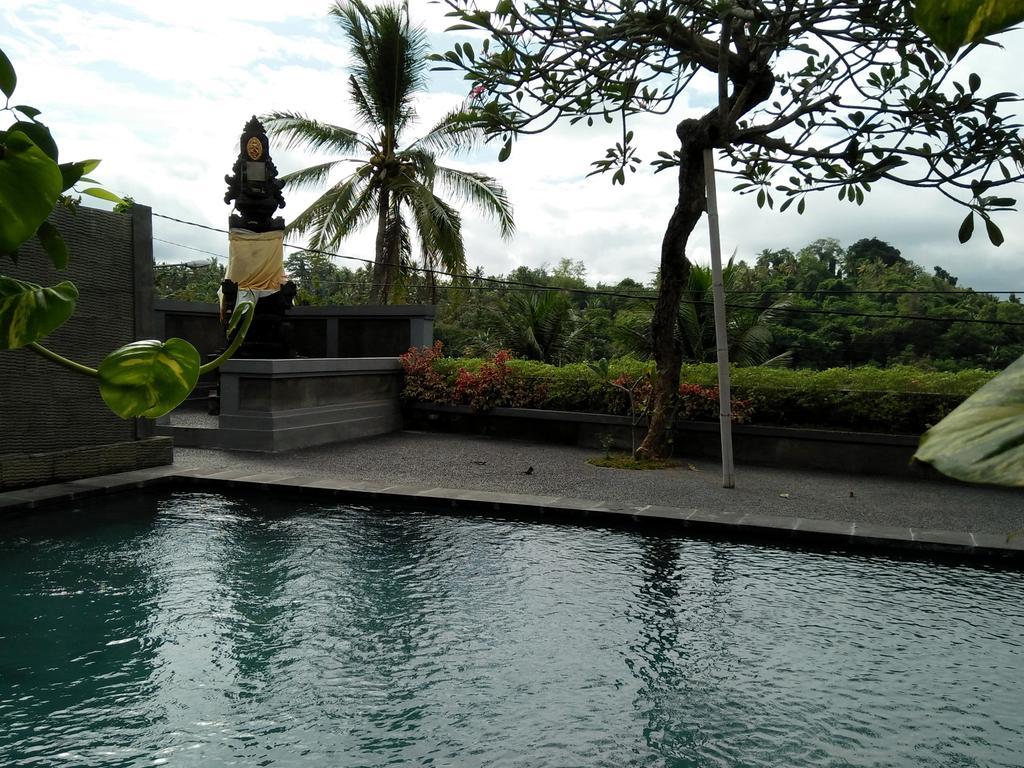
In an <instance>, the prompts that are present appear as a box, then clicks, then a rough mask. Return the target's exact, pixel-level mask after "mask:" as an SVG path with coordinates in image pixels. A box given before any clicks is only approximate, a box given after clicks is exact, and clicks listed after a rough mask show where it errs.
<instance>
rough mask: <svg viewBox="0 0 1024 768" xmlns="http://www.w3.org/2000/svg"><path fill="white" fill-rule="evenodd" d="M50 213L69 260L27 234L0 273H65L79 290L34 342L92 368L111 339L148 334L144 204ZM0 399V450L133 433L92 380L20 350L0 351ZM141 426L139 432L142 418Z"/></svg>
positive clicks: (112, 344) (70, 444)
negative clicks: (60, 263) (62, 266)
mask: <svg viewBox="0 0 1024 768" xmlns="http://www.w3.org/2000/svg"><path fill="white" fill-rule="evenodd" d="M51 221H52V222H53V223H54V224H55V225H56V226H57V227H58V229H60V231H61V234H62V235H63V237H64V240H65V242H66V243H67V245H68V250H69V251H70V254H71V257H70V260H69V263H68V268H67V269H66V270H65V271H63V272H58V271H57V270H55V269H54V268H53V266H52V265H51V264H50V261H49V259H48V258H47V257H46V255H45V254H44V253H43V252H42V250H41V249H40V248H39V246H38V244H37V243H35V242H34V241H33V242H32V243H29V244H26V245H25V246H24V247H23V248H22V249H21V251H20V254H19V259H18V264H16V265H15V264H11V263H10V261H8V260H6V259H5V260H4V263H3V264H2V265H0V272H3V273H4V274H6V275H9V276H11V277H15V278H18V279H21V280H27V281H30V282H33V283H39V284H42V285H55V284H56V283H58V282H60V281H61V280H71V281H72V282H73V283H74V284H75V285H76V286H77V287H78V291H79V294H80V295H79V299H78V308H77V310H76V312H75V314H74V315H73V316H72V317H71V319H70V320H69V321H68V322H67V323H66V324H65V325H64V326H63V327H61V328H59V329H57V331H55V332H54V333H53V334H51V335H50V336H49V337H47V338H46V339H43V340H42V341H41V343H42V344H44V345H45V346H47V347H49V348H51V349H53V350H54V351H56V352H59V353H60V354H62V355H65V356H67V357H70V358H72V359H74V360H77V361H79V362H82V363H85V364H86V365H90V366H93V367H95V366H96V365H98V364H99V362H100V361H101V360H102V359H103V358H104V357H105V356H106V355H107V354H108V353H109V352H111V351H113V350H114V349H116V348H117V347H119V346H122V345H123V344H127V343H129V342H131V341H135V340H137V339H140V338H146V337H147V336H150V335H151V333H152V285H153V272H152V269H153V255H152V230H151V219H150V209H149V208H147V207H145V206H136V207H135V209H134V210H133V211H132V213H122V214H116V213H109V212H107V211H100V210H96V209H92V208H84V207H83V208H79V209H78V211H76V212H75V213H71V212H69V211H65V210H58V211H56V212H55V213H54V215H53V217H52V218H51ZM0 402H2V408H0V441H2V442H0V455H4V454H34V453H42V452H51V451H67V450H69V449H75V448H82V447H88V446H96V445H103V444H109V443H123V442H125V441H131V440H134V439H135V438H136V437H138V436H140V435H139V434H138V433H137V429H136V424H135V422H134V421H125V420H123V419H121V418H119V417H117V416H115V415H114V414H113V413H111V412H110V411H109V410H108V409H107V407H106V405H105V404H104V403H103V400H102V399H101V398H100V395H99V390H98V389H97V386H96V381H95V379H92V378H89V377H86V376H82V375H80V374H76V373H73V372H71V371H69V370H67V369H64V368H61V367H58V366H57V365H55V364H53V363H51V362H48V361H46V360H43V359H42V358H40V357H39V356H37V355H36V354H34V353H32V352H29V351H27V350H5V351H2V352H0ZM141 431H142V435H145V434H146V430H145V427H143V429H142V430H141Z"/></svg>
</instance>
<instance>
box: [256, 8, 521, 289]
mask: <svg viewBox="0 0 1024 768" xmlns="http://www.w3.org/2000/svg"><path fill="white" fill-rule="evenodd" d="M330 14H331V16H333V17H334V18H335V20H336V21H337V22H338V24H339V25H340V26H341V29H342V31H343V32H344V34H345V37H346V39H347V41H348V44H349V48H350V50H351V52H352V54H353V57H354V59H355V66H354V71H353V72H352V74H351V75H349V79H348V90H349V97H350V99H351V103H352V105H353V107H354V109H355V111H356V115H357V116H358V118H359V121H360V122H361V124H362V125H361V126H360V128H361V130H354V129H350V128H342V127H340V126H337V125H331V124H328V123H324V122H321V121H318V120H314V119H312V118H310V117H307V116H306V115H303V114H300V113H297V112H274V113H272V114H270V115H268V116H266V117H264V118H263V121H264V123H265V124H266V126H267V129H268V132H269V133H270V134H272V135H274V136H279V137H282V138H284V139H285V140H286V143H287V146H291V147H304V148H307V149H310V150H313V151H316V152H331V153H334V154H335V155H337V157H335V158H334V159H332V160H328V161H326V162H323V163H319V164H317V165H313V166H310V167H308V168H304V169H302V170H299V171H295V172H293V173H289V174H286V175H285V176H282V177H281V178H282V180H283V181H284V182H285V183H286V184H288V185H290V186H291V187H293V188H301V187H317V186H320V185H322V184H324V183H325V182H327V181H328V180H329V178H330V177H331V175H332V173H333V172H335V171H337V170H339V169H341V168H342V167H354V170H353V171H352V172H351V173H349V174H346V175H345V176H344V177H343V178H342V179H341V180H340V181H338V182H336V183H334V184H332V185H330V186H329V187H328V189H327V191H326V192H324V193H323V194H322V195H321V196H320V197H319V198H317V199H316V200H315V201H314V202H313V203H312V204H311V205H310V206H309V207H308V208H307V209H306V210H305V211H303V212H302V213H301V214H299V215H298V216H297V217H295V219H294V220H293V221H292V222H291V223H290V224H289V225H288V230H289V231H291V232H296V233H298V234H305V233H308V234H309V235H310V245H311V246H312V247H313V248H315V249H334V248H337V246H338V245H339V243H340V242H341V241H342V240H343V239H344V238H345V237H346V236H348V235H349V234H351V233H352V232H354V231H356V230H358V229H360V228H362V227H363V226H366V225H368V224H369V223H370V222H376V227H377V237H376V244H375V253H374V267H373V282H374V286H375V291H376V295H377V298H378V300H379V301H380V302H381V303H382V304H385V303H388V302H389V301H390V300H392V298H393V295H394V291H395V286H396V283H397V281H398V277H399V272H400V269H401V267H402V266H403V265H404V264H408V263H410V262H411V261H412V258H413V253H414V250H415V249H414V247H413V240H412V234H413V232H415V233H418V236H419V241H420V252H421V253H422V254H423V256H424V261H425V266H427V268H428V269H429V268H432V267H434V266H440V267H441V268H442V269H443V270H445V271H447V272H459V273H462V272H465V271H466V255H465V247H464V245H463V241H462V214H461V213H460V212H459V210H458V209H457V208H456V207H455V206H454V205H452V204H451V203H449V202H448V201H446V200H444V199H442V198H441V197H440V196H439V195H438V194H437V193H436V190H442V191H444V192H446V193H448V194H450V195H454V196H455V197H456V198H457V199H460V200H462V201H464V202H468V203H471V204H473V205H475V206H477V207H478V208H481V209H482V210H483V211H484V212H486V213H488V214H490V215H491V216H492V217H493V218H494V219H495V220H496V221H497V222H498V227H499V231H500V232H501V234H502V236H503V237H510V236H511V235H512V233H513V231H514V229H515V225H514V223H513V220H512V207H511V206H510V205H509V202H508V198H507V196H506V194H505V190H504V189H503V188H502V187H501V185H500V184H498V182H496V181H495V180H494V179H492V178H491V177H489V176H486V175H484V174H481V173H474V172H470V171H462V170H458V169H455V168H450V167H447V166H443V165H440V164H439V163H438V162H437V155H438V154H439V153H441V152H447V151H455V150H459V149H463V148H467V147H469V146H471V145H472V143H473V134H474V131H473V129H472V127H471V126H470V125H469V123H468V122H467V121H466V119H465V116H464V115H463V114H462V113H461V111H456V112H454V113H452V114H449V115H448V116H446V117H445V118H444V119H442V120H441V121H440V122H439V123H438V124H437V125H435V126H433V127H432V128H431V129H430V130H429V131H427V133H426V134H425V135H423V136H422V137H420V138H418V139H415V140H411V141H410V140H408V139H409V137H408V135H407V134H408V131H409V129H410V127H411V124H412V122H413V120H414V119H415V117H416V111H415V105H414V100H415V96H416V94H417V93H419V92H421V91H422V90H423V89H424V88H425V86H426V67H427V60H426V55H427V50H426V34H425V32H424V31H423V30H422V29H418V28H415V27H412V26H410V24H409V14H408V7H407V6H404V7H399V6H397V5H392V4H384V5H379V6H373V7H371V6H369V5H367V4H365V3H363V2H362V0H348V1H347V2H344V3H336V4H335V5H334V7H332V8H331V10H330Z"/></svg>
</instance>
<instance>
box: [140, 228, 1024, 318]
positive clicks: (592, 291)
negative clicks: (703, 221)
mask: <svg viewBox="0 0 1024 768" xmlns="http://www.w3.org/2000/svg"><path fill="white" fill-rule="evenodd" d="M153 215H154V216H158V217H159V218H162V219H167V220H169V221H174V222H177V223H179V224H185V225H188V226H193V227H199V228H201V229H207V230H210V231H213V232H219V233H222V234H228V231H227V230H226V229H218V228H217V227H211V226H208V225H206V224H199V223H197V222H192V221H185V220H184V219H178V218H175V217H173V216H167V215H165V214H161V213H156V212H154V213H153ZM154 239H155V238H154ZM161 242H166V243H169V244H171V245H176V244H175V243H171V242H170V241H166V240H164V241H161ZM284 246H285V247H286V248H293V249H296V250H301V251H304V252H306V253H315V254H318V255H323V256H328V257H330V258H337V259H346V260H350V261H358V262H361V263H363V264H373V260H372V259H364V258H361V257H359V256H346V255H343V254H340V253H335V252H333V251H325V250H322V249H319V248H308V247H304V246H300V245H293V244H291V243H285V244H284ZM184 247H187V248H190V249H191V250H200V249H197V248H192V247H191V246H184ZM202 252H204V253H208V254H210V255H212V256H217V257H218V258H223V257H222V256H219V255H218V254H215V253H213V252H211V251H202ZM409 269H410V270H412V271H415V272H422V273H424V274H432V275H435V276H441V277H448V278H452V279H462V280H473V281H474V282H485V283H488V284H492V285H499V286H502V287H505V286H515V287H518V288H526V289H529V290H531V291H560V292H566V293H572V294H584V295H588V296H607V297H612V298H622V299H639V300H644V301H657V299H658V297H657V295H654V294H649V293H648V294H635V293H623V292H620V291H605V290H601V289H596V288H571V287H562V286H551V285H543V284H541V283H529V282H525V281H520V280H507V279H505V278H497V277H487V276H484V275H468V274H460V273H456V272H446V271H444V270H438V269H431V268H429V267H417V266H410V267H409ZM451 288H455V289H456V290H459V289H462V286H444V289H451ZM730 293H736V292H732V291H730ZM789 293H804V292H803V291H790V292H789ZM843 293H846V292H843ZM881 293H889V292H886V291H883V292H881ZM940 293H943V294H944V293H958V292H955V291H948V292H947V291H942V292H940ZM964 293H965V294H966V295H968V296H970V295H972V294H971V293H968V292H966V291H965V292H964ZM973 295H977V294H973ZM681 303H684V304H691V305H696V306H712V305H713V302H710V301H701V300H699V299H686V298H684V299H682V300H681ZM725 306H726V307H728V308H730V309H753V310H758V311H762V312H763V311H765V310H768V309H770V310H771V311H772V312H784V313H789V314H812V315H833V316H843V317H858V318H865V319H887V320H918V321H923V322H935V323H973V324H978V325H998V326H1015V327H1024V322H1018V321H1014V320H997V319H985V318H960V317H931V316H928V315H916V314H915V315H908V314H882V313H873V312H844V311H839V310H831V309H816V308H810V307H764V306H760V305H757V304H737V303H734V302H726V305H725Z"/></svg>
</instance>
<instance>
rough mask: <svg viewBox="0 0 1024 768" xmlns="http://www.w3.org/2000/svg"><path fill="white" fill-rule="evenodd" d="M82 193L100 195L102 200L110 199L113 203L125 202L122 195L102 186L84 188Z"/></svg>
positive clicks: (92, 195)
mask: <svg viewBox="0 0 1024 768" xmlns="http://www.w3.org/2000/svg"><path fill="white" fill-rule="evenodd" d="M82 194H83V195H90V196H91V197H98V198H99V199H100V200H109V201H110V202H112V203H123V202H124V201H123V200H122V199H121V198H120V196H118V195H116V194H114V193H113V192H111V191H110V190H109V189H103V188H102V187H89V188H88V189H83V190H82Z"/></svg>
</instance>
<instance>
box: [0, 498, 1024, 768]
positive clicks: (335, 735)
mask: <svg viewBox="0 0 1024 768" xmlns="http://www.w3.org/2000/svg"><path fill="white" fill-rule="evenodd" d="M100 503H102V504H103V507H102V508H101V507H100ZM0 765H3V766H79V765H102V766H150V765H170V766H236V765H237V766H304V765H309V766H367V767H369V766H391V765H408V766H522V767H523V768H527V767H529V768H540V767H541V766H551V767H552V768H554V767H556V766H557V767H561V766H588V767H589V766H609V767H611V766H616V767H618V766H659V767H665V768H684V767H686V768H688V767H690V766H694V767H697V766H701V767H704V766H707V767H709V768H710V767H715V768H740V767H744V768H746V767H750V768H760V767H761V766H764V767H765V768H767V767H768V766H771V767H773V768H774V767H776V766H793V767H800V766H829V767H830V768H834V767H836V766H857V767H861V766H864V767H866V766H936V767H939V766H942V767H943V768H946V767H948V766H986V767H1000V768H1001V767H1005V768H1010V767H1011V766H1013V767H1014V768H1019V766H1021V765H1024V578H1022V574H1020V573H1019V572H1013V571H1001V570H997V569H989V568H980V567H977V566H972V567H967V566H958V565H950V564H942V563H936V562H929V561H906V560H902V561H901V560H895V559H891V558H887V557H874V556H862V555H849V554H830V553H826V552H812V551H800V550H795V549H785V548H778V547H774V546H757V545H752V544H749V543H742V544H738V543H728V542H721V541H708V540H701V539H686V538H682V537H673V536H667V535H653V534H650V533H641V532H636V531H630V530H624V529H621V528H619V529H614V528H602V527H579V526H571V525H562V524H552V523H546V524H545V523H531V522H520V521H514V520H509V519H498V518H493V517H487V516H480V517H465V516H446V515H442V514H435V513H431V512H410V511H407V510H386V509H384V510H374V509H368V508H364V507H354V506H350V505H340V504H334V503H330V502H326V503H325V502H320V501H317V502H312V501H310V500H309V499H308V498H307V497H300V498H299V499H298V500H296V499H295V498H294V497H293V498H292V499H290V500H288V499H284V498H282V497H274V496H267V497H263V498H257V497H253V496H232V495H220V494H217V493H196V492H178V493H173V494H165V495H163V496H156V495H150V494H133V495H128V496H124V497H120V496H118V497H111V498H108V499H103V500H102V502H97V503H96V504H93V503H91V502H90V503H82V504H81V505H80V506H79V507H78V508H76V509H74V510H67V511H65V512H60V513H57V512H54V513H36V514H35V515H34V516H32V517H26V518H21V519H15V520H8V521H4V522H2V523H0Z"/></svg>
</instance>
